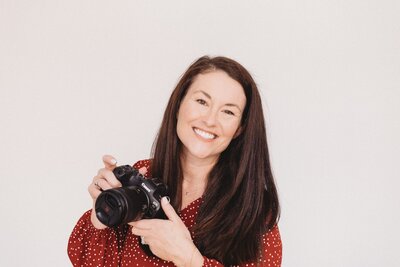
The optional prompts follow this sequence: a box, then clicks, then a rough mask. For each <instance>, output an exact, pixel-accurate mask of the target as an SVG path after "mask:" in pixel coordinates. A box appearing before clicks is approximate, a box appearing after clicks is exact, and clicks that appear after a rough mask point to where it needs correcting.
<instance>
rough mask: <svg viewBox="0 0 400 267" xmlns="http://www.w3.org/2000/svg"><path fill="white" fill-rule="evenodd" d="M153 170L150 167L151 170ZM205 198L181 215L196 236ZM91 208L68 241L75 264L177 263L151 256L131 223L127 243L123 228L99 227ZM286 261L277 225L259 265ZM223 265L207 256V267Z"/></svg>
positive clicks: (266, 240)
mask: <svg viewBox="0 0 400 267" xmlns="http://www.w3.org/2000/svg"><path fill="white" fill-rule="evenodd" d="M149 166H150V162H149V160H143V161H139V162H137V163H136V164H135V165H134V168H136V169H140V168H142V167H147V168H148V170H149ZM148 173H150V170H149V171H148ZM201 202H202V199H201V198H199V199H197V200H195V201H193V202H192V203H190V204H189V205H188V206H187V207H186V208H184V209H183V210H181V211H180V212H179V213H178V215H179V217H180V218H181V219H182V221H183V222H184V223H185V225H186V227H187V228H188V229H189V231H190V233H191V235H192V238H193V236H194V233H193V232H192V230H191V229H192V228H193V225H194V224H195V221H196V216H197V212H198V210H199V207H200V204H201ZM90 216H91V210H89V211H87V212H86V213H84V214H83V216H82V217H81V218H80V219H79V221H78V223H77V224H76V226H75V228H74V230H73V231H72V233H71V236H70V238H69V243H68V256H69V258H70V260H71V262H72V264H73V266H80V267H83V266H98V267H100V266H107V267H119V266H121V267H122V266H158V267H163V266H165V267H167V266H175V265H174V264H173V263H172V262H167V261H164V260H162V259H159V258H157V257H154V256H153V257H152V256H148V255H147V254H146V253H145V252H144V251H143V249H142V248H141V247H140V246H139V242H140V240H139V237H138V236H135V235H134V234H132V231H131V229H132V228H131V226H129V229H128V231H127V233H126V239H125V243H124V244H118V236H121V235H122V233H121V231H115V230H113V229H111V228H106V229H96V228H95V227H94V226H93V224H92V222H91V220H90ZM281 261H282V242H281V238H280V234H279V230H278V227H277V226H275V227H274V228H273V229H271V230H270V231H269V232H267V233H265V234H264V236H263V256H262V262H261V264H260V263H258V264H259V265H258V266H260V265H261V266H281ZM214 266H216V267H219V266H223V265H222V264H221V263H220V262H218V261H217V260H214V259H210V258H207V257H204V264H203V267H214ZM240 266H242V267H244V266H257V263H247V264H242V265H240Z"/></svg>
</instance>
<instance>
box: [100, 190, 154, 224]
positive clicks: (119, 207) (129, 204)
mask: <svg viewBox="0 0 400 267" xmlns="http://www.w3.org/2000/svg"><path fill="white" fill-rule="evenodd" d="M148 206H149V199H148V197H147V195H146V194H145V193H144V192H143V190H142V189H141V188H140V187H137V186H128V187H120V188H115V189H109V190H106V191H103V192H102V193H101V194H100V195H99V197H98V198H97V200H96V204H95V210H96V216H97V218H98V219H99V221H100V222H101V223H102V224H104V225H107V226H109V227H114V226H117V225H120V224H124V223H128V222H131V221H134V220H138V219H140V218H141V217H142V216H143V213H144V211H145V210H147V208H148Z"/></svg>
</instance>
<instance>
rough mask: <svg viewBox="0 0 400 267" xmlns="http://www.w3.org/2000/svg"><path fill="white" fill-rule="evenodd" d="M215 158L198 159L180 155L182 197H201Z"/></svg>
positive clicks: (215, 160)
mask: <svg viewBox="0 0 400 267" xmlns="http://www.w3.org/2000/svg"><path fill="white" fill-rule="evenodd" d="M216 162H217V158H213V159H209V158H208V159H199V158H195V157H193V156H190V155H182V157H181V164H182V171H183V181H182V197H183V198H185V197H188V198H189V199H193V198H194V199H196V198H198V197H201V196H202V195H203V193H204V190H205V188H206V186H207V178H208V174H209V172H210V171H211V169H212V168H213V167H214V165H215V163H216Z"/></svg>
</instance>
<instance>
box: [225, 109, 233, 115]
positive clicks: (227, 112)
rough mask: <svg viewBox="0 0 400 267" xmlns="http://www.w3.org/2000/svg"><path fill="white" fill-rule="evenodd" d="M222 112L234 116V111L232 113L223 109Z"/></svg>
mask: <svg viewBox="0 0 400 267" xmlns="http://www.w3.org/2000/svg"><path fill="white" fill-rule="evenodd" d="M224 112H225V113H226V114H228V115H232V116H235V113H233V112H232V111H230V110H224Z"/></svg>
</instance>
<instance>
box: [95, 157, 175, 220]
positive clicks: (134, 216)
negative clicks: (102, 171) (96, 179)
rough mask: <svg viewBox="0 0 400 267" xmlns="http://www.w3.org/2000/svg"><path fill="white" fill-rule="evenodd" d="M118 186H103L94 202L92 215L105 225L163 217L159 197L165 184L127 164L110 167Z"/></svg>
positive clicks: (166, 192)
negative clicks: (146, 176) (93, 213)
mask: <svg viewBox="0 0 400 267" xmlns="http://www.w3.org/2000/svg"><path fill="white" fill-rule="evenodd" d="M113 173H114V175H115V177H116V178H117V179H118V180H119V181H120V182H121V184H122V187H120V188H113V189H108V190H104V191H103V192H101V193H100V195H99V196H98V197H97V200H96V203H95V211H96V216H97V218H98V219H99V221H100V222H101V223H103V224H104V225H107V226H109V227H114V226H118V225H121V224H126V223H129V222H132V221H137V220H140V219H142V218H145V219H153V218H158V219H166V216H165V213H164V211H163V209H162V207H161V198H162V197H164V196H167V197H168V190H167V186H166V185H164V184H163V183H162V182H161V180H159V179H157V178H145V177H144V176H143V175H142V174H140V173H139V171H138V170H136V169H134V168H132V167H131V166H129V165H124V166H119V167H116V168H115V169H114V170H113Z"/></svg>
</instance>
